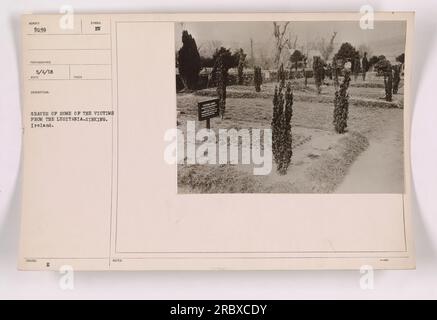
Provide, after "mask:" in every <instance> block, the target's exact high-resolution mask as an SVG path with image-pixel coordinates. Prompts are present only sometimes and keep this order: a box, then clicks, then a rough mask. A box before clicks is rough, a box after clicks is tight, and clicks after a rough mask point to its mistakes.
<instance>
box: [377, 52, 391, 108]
mask: <svg viewBox="0 0 437 320" xmlns="http://www.w3.org/2000/svg"><path fill="white" fill-rule="evenodd" d="M378 59H379V61H378V63H377V64H376V65H375V68H376V70H377V72H378V73H382V74H383V76H384V88H385V100H386V101H392V96H393V70H392V66H391V63H390V61H388V60H387V59H386V58H385V57H384V56H380V57H378Z"/></svg>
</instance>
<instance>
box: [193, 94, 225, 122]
mask: <svg viewBox="0 0 437 320" xmlns="http://www.w3.org/2000/svg"><path fill="white" fill-rule="evenodd" d="M197 107H198V114H199V121H204V120H208V119H211V118H215V117H218V116H219V115H220V110H219V99H211V100H206V101H201V102H199V103H198V104H197Z"/></svg>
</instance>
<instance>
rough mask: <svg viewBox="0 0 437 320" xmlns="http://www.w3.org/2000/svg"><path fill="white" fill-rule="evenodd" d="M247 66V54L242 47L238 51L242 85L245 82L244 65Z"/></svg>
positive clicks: (240, 82)
mask: <svg viewBox="0 0 437 320" xmlns="http://www.w3.org/2000/svg"><path fill="white" fill-rule="evenodd" d="M245 66H246V54H245V53H244V51H243V49H240V50H239V51H238V66H237V70H238V84H239V85H242V84H244V74H243V71H244V67H245Z"/></svg>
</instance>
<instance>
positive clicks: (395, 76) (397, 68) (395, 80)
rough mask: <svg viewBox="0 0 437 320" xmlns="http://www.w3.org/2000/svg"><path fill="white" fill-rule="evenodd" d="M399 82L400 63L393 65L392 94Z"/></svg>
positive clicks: (397, 88) (395, 92)
mask: <svg viewBox="0 0 437 320" xmlns="http://www.w3.org/2000/svg"><path fill="white" fill-rule="evenodd" d="M400 82H401V65H400V64H398V65H395V66H393V94H397V93H398V90H399V83H400Z"/></svg>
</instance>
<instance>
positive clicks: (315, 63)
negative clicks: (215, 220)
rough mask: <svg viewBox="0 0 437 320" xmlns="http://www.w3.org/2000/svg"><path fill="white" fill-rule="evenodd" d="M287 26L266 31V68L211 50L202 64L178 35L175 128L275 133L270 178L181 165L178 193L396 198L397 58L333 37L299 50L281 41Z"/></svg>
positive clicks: (243, 168) (242, 168) (240, 54)
mask: <svg viewBox="0 0 437 320" xmlns="http://www.w3.org/2000/svg"><path fill="white" fill-rule="evenodd" d="M287 26H288V24H287V23H272V30H273V31H272V39H274V44H275V45H274V46H273V48H272V55H271V63H270V64H269V65H266V64H265V63H264V64H263V63H262V62H261V61H260V60H261V59H259V58H258V59H257V58H256V57H254V54H253V53H247V52H245V51H244V49H242V48H239V49H232V48H227V47H224V46H217V47H216V48H214V53H213V54H212V56H210V57H204V56H202V55H201V54H199V50H198V49H197V44H196V40H195V39H194V38H193V36H192V35H191V34H190V33H189V32H188V31H186V30H184V31H183V32H182V43H183V44H182V46H181V48H179V51H178V52H176V70H177V71H176V87H177V126H178V128H179V129H180V130H182V131H183V130H186V129H185V128H186V125H187V121H195V125H196V129H197V130H200V129H202V128H205V127H208V128H209V129H211V130H213V131H214V132H216V133H218V131H219V129H228V130H230V129H236V130H240V129H248V130H249V132H251V130H252V129H271V133H272V145H271V147H272V155H273V157H272V159H273V160H272V161H273V163H272V170H271V172H270V173H269V174H267V175H254V174H253V170H252V169H253V164H232V163H228V164H188V163H180V164H178V192H179V193H333V192H338V193H351V192H357V193H366V192H372V191H373V190H376V189H375V188H378V187H379V186H380V180H378V179H382V178H384V179H385V180H384V181H386V182H387V183H386V185H385V186H384V188H385V189H383V190H382V191H387V192H402V190H403V154H402V149H403V118H404V117H403V105H404V100H403V99H404V87H403V84H404V60H405V57H404V54H403V52H398V53H396V56H394V57H393V56H392V55H393V52H387V54H386V55H382V54H379V55H370V53H371V52H372V50H373V48H371V47H370V46H367V47H364V46H363V47H360V48H358V47H355V46H354V45H352V44H351V43H349V42H342V43H336V42H335V39H336V37H337V36H338V35H337V32H335V33H333V34H332V36H331V37H330V38H329V39H328V40H327V41H325V46H324V47H321V49H319V50H312V51H311V50H308V49H307V50H305V48H299V46H296V43H294V46H293V43H292V41H291V40H290V38H288V39H285V35H286V34H287V33H286V32H285V30H287ZM340 32H341V31H339V33H340ZM364 50H366V51H364ZM284 52H286V53H287V54H285V53H284ZM389 55H390V57H389V58H388V56H389ZM212 99H215V101H217V110H216V111H217V114H214V112H211V114H212V115H213V117H211V118H210V119H208V120H207V121H200V120H199V119H200V118H199V104H202V103H203V102H205V101H206V102H207V101H209V100H212ZM201 120H204V119H201ZM205 122H207V123H208V125H206V123H205ZM217 141H218V139H217ZM199 143H201V141H199ZM217 143H218V142H217ZM244 143H245V140H244V139H241V141H240V147H241V148H243V147H244ZM252 143H253V141H252ZM366 170H367V171H366ZM381 175H383V177H381ZM373 178H374V179H373ZM372 179H373V180H372ZM375 192H376V191H375Z"/></svg>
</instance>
